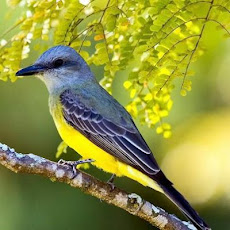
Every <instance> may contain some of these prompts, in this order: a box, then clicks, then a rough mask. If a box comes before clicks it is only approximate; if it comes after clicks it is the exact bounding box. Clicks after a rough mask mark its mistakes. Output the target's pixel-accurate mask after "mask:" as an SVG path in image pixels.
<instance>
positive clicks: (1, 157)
mask: <svg viewBox="0 0 230 230" xmlns="http://www.w3.org/2000/svg"><path fill="white" fill-rule="evenodd" d="M0 164H1V165H3V166H5V167H6V168H8V169H10V170H11V171H13V172H15V173H27V174H34V175H41V176H44V177H47V178H49V179H51V180H52V181H57V182H63V183H66V184H68V185H70V186H71V187H74V188H78V189H80V190H82V191H83V192H84V193H87V194H90V195H91V196H94V197H96V198H98V199H100V200H102V201H105V202H106V203H108V204H112V205H114V206H116V207H119V208H121V209H123V210H125V211H127V212H129V213H131V214H132V215H134V216H138V217H140V218H141V219H144V220H145V221H147V222H149V223H150V224H151V225H153V226H155V227H157V228H159V229H162V230H191V229H194V230H195V229H196V228H195V227H194V226H193V225H192V224H190V223H188V222H185V221H181V220H180V219H178V218H177V217H175V216H174V215H172V214H168V213H167V212H165V211H164V210H163V209H161V208H158V207H156V206H154V205H153V204H151V203H150V202H148V201H145V200H144V199H142V198H141V197H140V196H138V195H137V194H134V193H127V192H125V191H123V190H121V189H119V188H114V189H113V190H111V186H110V185H109V184H107V183H105V182H102V181H99V180H98V179H96V178H94V177H92V176H90V175H88V174H86V173H85V172H82V171H79V170H78V171H77V176H75V177H74V178H73V171H72V168H71V167H69V166H67V165H60V164H58V163H56V162H53V161H50V160H47V159H45V158H43V157H40V156H37V155H34V154H32V153H30V154H22V153H17V152H16V151H15V150H14V149H12V148H9V147H8V146H7V145H5V144H1V143H0Z"/></svg>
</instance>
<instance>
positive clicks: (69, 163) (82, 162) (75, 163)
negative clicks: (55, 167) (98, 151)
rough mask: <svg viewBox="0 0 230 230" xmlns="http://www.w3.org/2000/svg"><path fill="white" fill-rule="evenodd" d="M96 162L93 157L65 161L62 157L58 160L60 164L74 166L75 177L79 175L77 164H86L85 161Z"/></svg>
mask: <svg viewBox="0 0 230 230" xmlns="http://www.w3.org/2000/svg"><path fill="white" fill-rule="evenodd" d="M92 162H94V160H93V159H85V160H78V161H65V160H63V159H60V160H59V161H58V164H60V165H67V166H70V167H72V170H73V177H75V176H76V175H77V168H76V167H77V166H78V165H80V164H85V163H92Z"/></svg>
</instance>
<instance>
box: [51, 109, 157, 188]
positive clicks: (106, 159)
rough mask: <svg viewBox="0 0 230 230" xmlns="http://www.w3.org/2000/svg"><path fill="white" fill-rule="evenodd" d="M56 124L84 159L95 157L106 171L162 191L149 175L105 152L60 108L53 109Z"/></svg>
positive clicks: (94, 163)
mask: <svg viewBox="0 0 230 230" xmlns="http://www.w3.org/2000/svg"><path fill="white" fill-rule="evenodd" d="M52 115H53V118H54V122H55V125H56V127H57V129H58V132H59V134H60V136H61V138H62V139H63V140H64V141H65V143H66V144H67V145H68V146H69V147H71V148H73V149H74V150H75V151H76V152H77V153H79V154H80V155H81V156H82V158H83V159H93V160H95V162H93V163H92V164H93V165H95V166H96V167H98V168H100V169H103V170H104V171H105V172H108V173H112V174H116V176H119V177H120V176H126V177H129V178H131V179H133V180H135V181H137V182H139V183H140V184H142V185H144V186H148V187H150V188H153V189H155V190H157V191H160V192H162V190H161V188H160V187H159V186H158V185H157V184H156V183H155V182H154V181H153V180H152V179H151V178H149V177H148V176H146V175H144V174H143V173H142V172H140V171H138V170H137V169H135V168H133V167H131V166H129V165H127V164H125V163H123V162H120V161H119V160H118V159H116V158H115V157H113V156H112V155H110V154H109V153H107V152H105V151H104V150H102V149H101V148H99V147H98V146H96V145H95V144H93V143H92V142H91V141H90V140H88V139H87V138H86V137H85V136H84V135H82V134H81V133H80V132H78V131H77V130H75V129H74V128H73V127H72V126H70V125H69V124H67V123H66V122H65V120H64V117H63V116H62V115H61V111H60V109H55V111H52Z"/></svg>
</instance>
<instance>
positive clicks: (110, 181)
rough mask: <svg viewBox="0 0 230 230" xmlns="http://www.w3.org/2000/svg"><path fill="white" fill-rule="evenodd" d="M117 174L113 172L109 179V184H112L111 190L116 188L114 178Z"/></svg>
mask: <svg viewBox="0 0 230 230" xmlns="http://www.w3.org/2000/svg"><path fill="white" fill-rule="evenodd" d="M115 177H116V175H115V174H112V176H111V177H110V178H109V180H108V181H107V184H108V185H110V187H111V190H114V188H115V184H114V179H115Z"/></svg>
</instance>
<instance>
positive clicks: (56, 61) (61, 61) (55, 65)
mask: <svg viewBox="0 0 230 230" xmlns="http://www.w3.org/2000/svg"><path fill="white" fill-rule="evenodd" d="M63 63H64V61H63V60H62V59H57V60H55V61H54V68H58V67H60V66H62V65H63Z"/></svg>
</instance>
